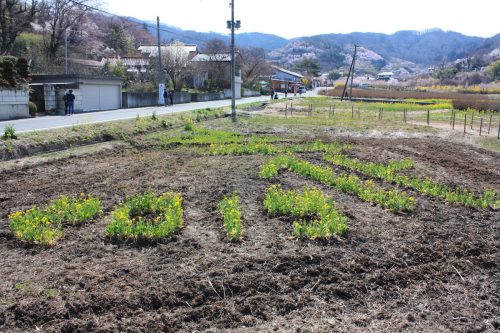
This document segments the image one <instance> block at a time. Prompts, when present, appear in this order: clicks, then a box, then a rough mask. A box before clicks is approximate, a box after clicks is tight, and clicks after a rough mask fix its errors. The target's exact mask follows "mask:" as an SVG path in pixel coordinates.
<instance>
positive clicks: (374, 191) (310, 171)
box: [259, 155, 415, 212]
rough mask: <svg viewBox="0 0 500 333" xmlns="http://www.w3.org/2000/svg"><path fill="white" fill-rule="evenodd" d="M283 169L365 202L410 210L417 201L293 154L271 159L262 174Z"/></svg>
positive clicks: (265, 175) (393, 209)
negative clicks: (337, 172) (298, 157)
mask: <svg viewBox="0 0 500 333" xmlns="http://www.w3.org/2000/svg"><path fill="white" fill-rule="evenodd" d="M281 169H288V170H290V171H292V172H295V173H297V174H299V175H301V176H304V177H307V178H310V179H313V180H315V181H318V182H320V183H323V184H327V185H330V186H334V187H335V188H336V189H337V190H339V191H341V192H345V193H348V194H352V195H355V196H357V197H358V198H360V199H361V200H363V201H366V202H372V203H375V204H377V205H379V206H381V207H384V208H387V209H390V210H391V211H393V212H401V211H404V212H411V211H412V210H413V206H414V202H415V200H414V199H413V198H412V197H410V196H408V195H407V194H406V193H405V192H400V191H386V190H384V189H382V188H380V187H378V186H377V185H376V184H375V183H374V182H373V181H370V180H368V181H363V180H361V179H359V178H358V177H357V176H355V175H347V174H336V173H335V172H334V171H333V170H332V169H330V168H323V167H320V166H317V165H314V164H312V163H310V162H307V161H304V160H300V159H297V158H295V157H293V156H288V155H281V156H277V157H275V158H273V159H271V160H270V161H269V162H268V163H267V164H265V165H264V166H263V167H262V168H261V170H260V173H259V176H260V177H261V178H264V179H268V178H272V177H274V176H276V175H277V174H278V172H279V171H280V170H281Z"/></svg>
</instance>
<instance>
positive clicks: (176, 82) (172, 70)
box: [161, 41, 189, 91]
mask: <svg viewBox="0 0 500 333" xmlns="http://www.w3.org/2000/svg"><path fill="white" fill-rule="evenodd" d="M161 58H162V64H163V66H164V67H165V72H166V73H167V75H168V76H169V77H170V80H171V81H172V84H173V87H174V90H176V91H179V90H181V89H182V86H183V84H184V79H185V78H186V77H187V75H188V71H189V51H188V50H187V49H186V47H185V44H184V43H182V42H179V41H174V42H173V43H172V44H170V45H168V46H167V47H166V48H165V49H164V51H163V53H162V56H161Z"/></svg>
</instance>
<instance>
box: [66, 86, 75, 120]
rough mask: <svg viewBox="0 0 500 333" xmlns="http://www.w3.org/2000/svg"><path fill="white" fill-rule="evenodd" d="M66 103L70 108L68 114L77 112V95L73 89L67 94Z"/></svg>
mask: <svg viewBox="0 0 500 333" xmlns="http://www.w3.org/2000/svg"><path fill="white" fill-rule="evenodd" d="M65 96H66V104H67V106H68V107H67V109H68V114H69V115H70V116H71V115H73V114H74V113H75V98H76V97H75V95H73V90H70V91H69V92H68V93H67V94H66V95H65Z"/></svg>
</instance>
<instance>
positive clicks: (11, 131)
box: [3, 124, 17, 140]
mask: <svg viewBox="0 0 500 333" xmlns="http://www.w3.org/2000/svg"><path fill="white" fill-rule="evenodd" d="M3 139H4V140H9V139H10V140H14V139H17V135H16V130H15V128H14V126H12V125H11V124H8V125H6V126H5V128H4V131H3Z"/></svg>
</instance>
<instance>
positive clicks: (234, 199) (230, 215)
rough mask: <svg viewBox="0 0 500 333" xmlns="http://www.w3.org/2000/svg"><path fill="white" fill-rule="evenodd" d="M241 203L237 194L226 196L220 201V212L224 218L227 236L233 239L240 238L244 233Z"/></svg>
mask: <svg viewBox="0 0 500 333" xmlns="http://www.w3.org/2000/svg"><path fill="white" fill-rule="evenodd" d="M239 205H240V202H239V199H238V196H237V195H236V194H233V195H232V196H230V197H224V198H223V199H222V200H221V201H220V202H219V212H220V213H221V215H222V218H223V220H224V228H225V229H226V233H227V237H228V238H229V239H230V240H231V241H236V240H238V239H240V238H241V235H242V234H243V228H242V226H241V210H240V207H239Z"/></svg>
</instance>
